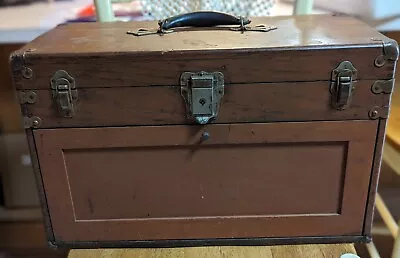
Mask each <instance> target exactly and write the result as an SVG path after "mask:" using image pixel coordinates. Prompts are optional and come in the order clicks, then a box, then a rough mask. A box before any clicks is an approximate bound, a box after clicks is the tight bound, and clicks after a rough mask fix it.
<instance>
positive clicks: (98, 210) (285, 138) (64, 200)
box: [34, 121, 377, 243]
mask: <svg viewBox="0 0 400 258" xmlns="http://www.w3.org/2000/svg"><path fill="white" fill-rule="evenodd" d="M376 128H377V121H358V122H357V121H352V122H310V123H276V124H274V123H273V124H242V125H240V124H236V125H234V124H232V125H208V126H207V127H206V128H203V127H198V126H190V127H187V126H162V127H157V126H156V127H124V128H92V129H56V130H53V129H43V130H36V131H35V132H34V134H35V139H36V144H37V150H38V155H39V160H40V166H41V170H42V176H43V182H44V185H45V189H46V196H47V200H48V207H49V211H50V216H51V217H52V226H53V230H54V234H55V240H56V243H57V241H61V242H62V241H118V240H120V241H121V240H150V239H154V240H155V239H160V240H162V239H196V238H200V239H201V238H230V237H236V238H248V237H273V236H275V237H277V236H279V237H295V236H326V235H360V234H361V233H362V226H363V220H364V212H365V204H366V199H367V194H368V184H369V176H370V175H369V168H370V167H371V165H372V164H371V160H372V155H373V149H374V143H375V134H376ZM204 130H207V132H209V133H210V135H211V138H210V139H209V140H207V141H205V142H204V143H202V144H200V145H199V139H200V136H201V133H202V132H203V131H204ZM293 132H296V133H295V134H294V133H293ZM98 139H102V140H101V141H99V140H98ZM216 152H219V153H218V155H216ZM149 161H150V162H149ZM175 164H180V165H179V167H177V166H176V165H175ZM318 164H320V165H321V166H322V167H321V166H320V165H318ZM298 167H303V168H304V169H302V173H298V171H297V169H296V168H298ZM143 169H144V170H145V171H146V173H143V172H141V171H142V170H143ZM110 171H112V172H110ZM322 172H323V173H322ZM93 178H96V180H92V179H93ZM283 186H284V188H285V190H284V191H283V189H282V187H283ZM107 189H112V190H111V191H108V190H107ZM182 192H184V193H185V194H184V195H182ZM150 196H151V198H149V197H150ZM278 196H279V197H278ZM316 197H318V198H316ZM278 199H279V201H277V200H278ZM160 228H163V230H160Z"/></svg>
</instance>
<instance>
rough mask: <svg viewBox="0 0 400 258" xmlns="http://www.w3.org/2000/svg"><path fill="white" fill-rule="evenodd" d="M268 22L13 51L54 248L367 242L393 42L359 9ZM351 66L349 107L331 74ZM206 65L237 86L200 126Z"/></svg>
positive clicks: (103, 36) (56, 38) (75, 27)
mask: <svg viewBox="0 0 400 258" xmlns="http://www.w3.org/2000/svg"><path fill="white" fill-rule="evenodd" d="M258 23H264V24H267V25H271V26H277V29H276V30H273V31H270V32H268V33H260V32H250V31H247V32H245V33H239V32H233V31H230V30H229V29H227V28H208V29H204V28H197V29H193V30H191V29H187V28H185V29H178V31H176V32H175V33H172V34H168V35H163V36H162V37H160V36H158V35H151V36H145V37H135V36H132V35H128V34H126V31H127V30H134V29H135V28H138V27H153V26H155V22H152V23H146V22H143V23H109V24H100V23H84V24H71V25H62V26H59V27H57V28H56V29H54V30H52V31H50V32H48V33H46V34H45V35H43V36H41V37H39V38H38V39H36V40H34V41H33V42H31V43H29V44H28V45H27V46H25V47H23V48H22V49H21V50H19V51H17V52H15V53H14V54H13V55H12V56H11V60H10V61H11V67H12V73H13V77H14V84H15V88H16V89H17V91H22V90H34V91H35V92H36V94H37V101H36V102H35V103H34V104H23V105H22V113H23V115H25V116H39V117H40V118H41V121H42V122H41V124H40V125H39V128H35V129H28V130H27V132H28V138H29V140H30V146H31V149H32V154H33V156H32V157H33V159H35V161H34V166H35V168H36V171H37V174H38V181H39V186H40V187H41V189H42V194H43V195H42V199H43V205H44V207H43V210H44V215H45V216H46V222H47V223H48V225H47V229H48V240H49V243H50V245H56V246H77V247H102V246H108V247H115V246H132V245H133V246H142V247H143V246H159V247H165V246H171V245H211V244H221V243H222V244H234V243H239V242H240V243H242V244H247V243H249V242H251V243H254V244H266V243H270V244H281V243H289V242H290V243H300V242H313V243H315V242H323V241H358V240H362V241H367V240H368V239H369V238H368V237H369V234H370V222H371V218H372V210H373V199H374V194H375V191H376V183H377V180H378V174H379V166H380V165H379V164H380V160H381V147H382V143H383V140H384V131H385V123H386V118H385V114H382V113H381V112H379V113H378V116H379V117H377V120H370V117H369V116H368V112H369V111H370V110H371V109H372V108H373V107H375V106H376V107H378V109H381V108H386V107H387V106H388V105H389V104H390V94H373V93H372V92H371V86H372V84H373V83H374V82H375V81H376V80H378V79H379V80H381V79H391V78H393V76H394V70H395V59H396V58H397V57H396V54H397V52H396V49H395V46H396V44H395V43H394V42H393V41H392V40H390V39H389V38H387V37H385V36H383V35H381V34H380V33H378V32H376V31H375V30H373V29H372V28H369V27H368V26H366V25H363V24H361V23H360V22H359V21H357V20H355V19H352V18H349V17H337V16H326V15H323V16H299V17H296V16H290V17H273V18H272V17H267V18H255V19H254V21H253V24H258ZM384 45H385V46H388V45H390V48H385V49H384ZM389 54H392V55H390V56H385V57H384V59H382V58H380V59H378V61H382V60H384V64H383V66H381V67H378V66H380V65H379V62H378V63H377V64H375V60H376V58H377V57H379V56H382V55H389ZM346 60H347V61H351V62H352V64H353V65H354V66H355V68H356V69H357V77H356V78H355V79H354V80H355V81H354V84H355V90H354V91H353V96H352V100H351V104H350V106H349V107H347V108H346V109H345V110H342V111H338V110H336V109H334V108H332V107H331V99H330V98H331V93H330V84H331V80H332V79H331V73H332V70H333V69H335V68H336V67H337V66H338V65H339V64H340V63H341V62H343V61H346ZM29 69H31V70H32V74H29V73H25V74H24V71H30V70H29ZM60 69H63V70H66V71H67V72H68V73H69V74H70V75H72V76H73V77H74V81H75V82H76V86H77V88H78V99H79V104H78V109H77V112H76V114H75V115H74V117H72V118H60V116H59V115H58V113H57V108H56V107H55V106H54V104H53V100H52V97H51V92H50V80H51V77H52V76H53V74H54V73H55V72H56V71H57V70H60ZM202 70H203V71H219V72H222V73H223V74H224V78H225V95H224V97H223V99H222V103H221V108H220V112H219V114H218V117H217V119H216V120H215V121H213V122H212V123H211V124H208V125H205V126H197V125H193V124H192V121H189V120H188V119H187V118H186V114H185V111H186V110H185V109H186V108H185V106H184V102H183V98H182V97H181V94H180V91H179V78H180V75H181V74H182V73H183V72H186V71H192V72H200V71H202ZM31 75H32V76H31ZM204 131H207V132H208V133H209V134H210V135H211V138H210V139H208V140H207V141H204V142H200V139H201V134H202V133H203V132H204ZM36 153H37V156H36ZM41 183H43V184H42V185H41Z"/></svg>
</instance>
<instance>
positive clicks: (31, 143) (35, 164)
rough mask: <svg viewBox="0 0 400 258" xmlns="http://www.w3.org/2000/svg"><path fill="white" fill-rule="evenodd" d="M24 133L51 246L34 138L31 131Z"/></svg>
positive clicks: (49, 227) (51, 241)
mask: <svg viewBox="0 0 400 258" xmlns="http://www.w3.org/2000/svg"><path fill="white" fill-rule="evenodd" d="M25 133H26V137H27V140H28V147H29V151H30V154H31V160H32V167H33V171H34V174H35V181H36V185H37V189H38V194H39V199H40V204H41V211H42V221H43V224H44V229H45V233H46V238H47V242H48V243H49V246H51V245H50V243H53V242H54V239H55V238H54V233H53V228H52V224H51V218H50V213H49V209H48V206H47V199H46V193H45V189H44V185H43V181H42V174H41V171H40V165H39V161H38V160H39V159H38V156H37V153H36V143H35V138H34V136H33V131H32V129H26V130H25Z"/></svg>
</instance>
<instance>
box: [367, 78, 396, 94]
mask: <svg viewBox="0 0 400 258" xmlns="http://www.w3.org/2000/svg"><path fill="white" fill-rule="evenodd" d="M393 88H394V79H390V80H377V81H376V82H374V84H372V87H371V91H372V92H373V93H374V94H381V93H383V94H390V93H392V92H393Z"/></svg>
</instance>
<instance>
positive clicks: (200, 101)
mask: <svg viewBox="0 0 400 258" xmlns="http://www.w3.org/2000/svg"><path fill="white" fill-rule="evenodd" d="M199 103H200V104H201V105H202V106H204V104H206V99H205V98H201V99H200V100H199Z"/></svg>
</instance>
